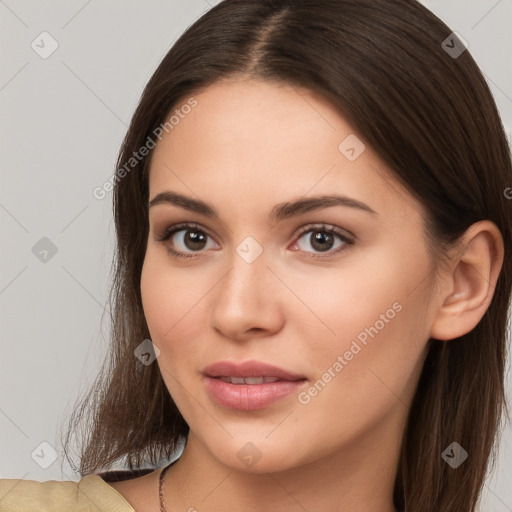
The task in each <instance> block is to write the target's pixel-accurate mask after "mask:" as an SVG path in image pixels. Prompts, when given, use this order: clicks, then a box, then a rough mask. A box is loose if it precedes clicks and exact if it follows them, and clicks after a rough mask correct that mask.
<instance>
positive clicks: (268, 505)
mask: <svg viewBox="0 0 512 512" xmlns="http://www.w3.org/2000/svg"><path fill="white" fill-rule="evenodd" d="M395 427H396V425H395ZM393 431H394V433H395V434H396V430H390V431H388V432H387V434H388V435H382V436H376V435H375V432H372V435H369V434H367V435H361V436H360V438H359V439H355V440H353V442H350V443H347V444H348V445H350V446H349V447H343V449H340V450H338V451H336V452H331V453H329V454H328V455H327V456H325V457H322V458H318V459H314V460H312V461H309V462H306V463H305V464H303V465H301V466H298V467H292V468H289V469H284V470H279V471H276V472H273V471H270V472H255V471H251V470H247V471H241V470H239V469H237V468H233V467H230V466H227V465H225V464H223V463H222V462H220V461H219V460H218V459H216V458H214V457H213V456H212V454H211V452H210V451H209V450H208V449H206V447H205V446H204V445H203V444H202V443H201V442H200V441H199V440H198V439H197V438H196V437H195V436H194V435H193V433H192V432H191V433H190V435H189V439H188V441H187V444H186V447H185V449H184V452H183V454H182V456H181V457H180V459H179V460H178V461H177V462H176V463H175V464H174V465H173V466H172V467H171V468H169V470H168V472H167V476H166V478H165V481H164V492H165V496H166V502H167V504H168V506H169V510H190V511H194V510H201V511H202V512H203V511H204V512H208V511H218V510H237V511H238V512H256V511H258V512H259V511H261V510H272V511H273V512H289V511H290V510H297V511H306V510H318V511H323V510H329V511H333V510H343V511H344V512H374V511H375V510H378V511H379V512H395V507H394V505H393V488H394V481H395V475H396V468H397V467H398V455H399V452H400V439H401V436H396V435H395V436H393V435H391V436H390V435H389V434H390V433H391V432H393ZM381 434H384V432H381ZM393 440H395V442H393ZM362 447H364V449H363V448H362Z"/></svg>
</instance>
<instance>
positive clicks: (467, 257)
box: [430, 220, 504, 340]
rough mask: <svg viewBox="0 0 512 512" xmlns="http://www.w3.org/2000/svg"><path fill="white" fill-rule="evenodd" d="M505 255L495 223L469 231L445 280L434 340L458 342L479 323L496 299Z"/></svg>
mask: <svg viewBox="0 0 512 512" xmlns="http://www.w3.org/2000/svg"><path fill="white" fill-rule="evenodd" d="M503 252H504V249H503V238H502V235H501V233H500V230H499V229H498V227H497V226H496V224H494V223H493V222H491V221H488V220H485V221H479V222H476V223H475V224H472V225H471V226H470V227H469V228H468V229H467V230H466V232H465V233H464V235H463V236H462V243H461V246H460V250H459V252H458V254H457V256H456V257H455V258H454V260H453V265H452V268H453V271H452V272H451V273H450V274H449V275H448V276H447V277H446V286H445V287H444V290H443V293H444V295H443V296H441V297H440V304H441V306H440V307H439V310H438V312H437V315H436V318H435V321H434V323H433V325H432V327H431V331H430V337H431V338H434V339H438V340H451V339H454V338H458V337H460V336H463V335H464V334H467V333H468V332H470V331H471V330H472V329H473V328H474V327H475V326H476V325H477V324H478V323H479V322H480V320H481V319H482V317H483V316H484V314H485V312H486V311H487V308H488V307H489V304H490V303H491V300H492V297H493V295H494V290H495V288H496V282H497V280H498V276H499V273H500V270H501V266H502V264H503Z"/></svg>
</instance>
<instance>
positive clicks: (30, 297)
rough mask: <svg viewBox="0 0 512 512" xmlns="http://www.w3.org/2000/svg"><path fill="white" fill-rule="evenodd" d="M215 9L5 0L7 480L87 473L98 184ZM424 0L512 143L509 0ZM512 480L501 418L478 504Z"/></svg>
mask: <svg viewBox="0 0 512 512" xmlns="http://www.w3.org/2000/svg"><path fill="white" fill-rule="evenodd" d="M214 3H217V2H214V1H213V0H211V1H209V2H207V1H206V0H186V1H184V0H183V1H176V0H174V1H166V2H163V1H156V0H152V1H144V2H143V1H141V0H138V1H135V0H129V1H128V0H108V1H106V0H104V1H100V0H88V1H87V0H72V1H71V0H65V1H64V0H60V1H57V0H53V1H51V2H44V1H40V0H39V1H38V0H18V1H15V0H5V1H1V0H0V48H2V65H1V68H0V115H1V120H2V122H1V128H0V129H1V130H2V132H1V136H0V151H1V154H2V163H1V169H2V172H1V183H0V226H1V240H2V243H1V265H0V312H1V340H0V343H1V348H0V350H1V359H0V434H1V435H0V477H4V478H28V479H34V480H41V481H44V480H50V479H56V480H65V479H72V480H77V479H78V478H79V476H78V475H77V474H76V473H74V472H73V471H72V469H71V468H70V467H69V466H68V464H67V462H65V461H64V460H63V456H62V446H61V443H60V427H61V424H64V425H65V422H64V420H65V419H66V418H67V417H68V414H69V413H70V411H71V408H72V405H73V403H74V401H75V399H76V398H77V396H78V395H79V393H80V392H83V391H84V390H85V389H86V388H87V387H88V385H89V384H90V383H91V382H92V379H93V378H94V376H95V373H96V370H97V368H98V365H99V362H100V361H101V359H102V358H103V357H104V354H105V351H106V346H107V343H108V337H107V333H108V315H107V314H105V316H104V317H103V318H102V315H103V313H104V305H105V302H106V298H107V291H108V284H109V271H110V262H111V258H112V247H113V239H114V231H113V224H112V220H111V194H110V193H107V195H106V198H105V199H103V200H97V199H95V198H94V197H93V195H92V190H93V189H94V188H95V187H98V186H101V185H102V184H103V183H104V182H105V181H106V180H107V179H108V178H109V177H110V176H111V175H112V173H113V171H114V166H115V159H116V156H117V152H118V149H119V146H120V144H121V141H122V138H123V136H124V134H125V132H126V129H127V125H128V123H129V120H130V117H131V115H132V113H133V111H134V109H135V107H136V103H137V101H138V99H139V96H140V94H141V92H142V89H143V87H144V85H145V83H146V82H147V80H148V79H149V78H150V76H151V74H152V73H153V71H154V70H155V68H156V67H157V65H158V64H159V62H160V60H161V59H162V58H163V56H164V55H165V54H166V52H167V51H168V49H169V48H170V46H171V45H172V43H173V42H174V41H175V40H176V39H177V37H178V36H179V35H180V34H181V33H182V32H183V31H184V30H185V29H186V28H187V27H188V26H189V25H190V24H191V23H192V22H193V21H194V20H195V19H197V18H198V17H199V16H200V15H201V14H202V13H203V12H205V11H206V10H208V9H209V8H210V7H211V6H213V4H214ZM423 3H424V4H425V5H426V6H427V7H429V8H430V9H431V10H432V11H434V12H435V13H436V14H437V15H438V16H439V17H440V18H441V19H443V20H444V21H445V22H446V23H447V24H448V25H449V26H450V27H451V28H452V29H453V30H454V31H456V32H458V33H459V34H460V35H462V37H463V38H464V39H465V40H466V41H467V42H468V43H469V50H470V51H471V53H472V55H473V57H474V58H475V59H476V61H477V62H478V64H479V65H480V67H481V69H482V71H483V73H484V74H485V76H486V78H487V80H488V83H489V84H490V86H491V89H492V91H493V93H494V96H495V98H496V101H497V103H498V106H499V109H500V112H501V114H502V117H503V119H504V122H505V124H506V126H507V130H508V134H509V137H510V128H511V127H512V99H511V98H512V62H511V57H510V56H511V55H512V32H511V30H510V27H511V24H512V0H499V1H497V0H473V1H468V0H449V1H446V0H444V1H441V0H437V1H434V0H430V1H427V0H425V1H424V2H423ZM44 31H46V32H48V33H49V34H50V35H51V37H52V38H53V39H54V40H55V41H56V42H57V43H58V48H57V50H56V51H55V52H54V53H53V54H52V55H50V56H49V57H48V58H45V59H44V58H42V57H41V56H40V53H41V52H44V51H48V50H49V49H51V44H52V41H51V40H50V38H49V37H48V36H40V34H41V33H42V32H44ZM42 38H44V48H43V43H41V39H42ZM33 41H35V43H34V45H36V44H39V47H37V46H36V49H37V50H38V51H39V52H40V53H37V52H36V51H35V50H34V49H33V48H32V47H31V44H32V42H33ZM510 185H511V186H512V183H511V184H510ZM43 237H46V238H47V239H49V241H51V242H49V241H48V240H43V241H41V239H42V238H43ZM36 244H38V245H36ZM34 246H36V249H37V250H36V249H33V247H34ZM52 248H53V250H54V251H55V249H56V251H57V252H56V253H55V254H53V253H52ZM45 249H46V250H48V251H49V252H48V253H47V254H45V253H44V252H43V253H38V251H42V250H45ZM34 253H36V254H34ZM40 258H43V259H44V258H46V261H41V259H40ZM508 390H509V401H510V395H511V393H510V391H511V390H512V383H511V382H510V380H509V383H508ZM511 405H512V404H511ZM63 422H64V423H63ZM475 435H478V433H475ZM41 443H48V444H49V445H51V446H48V445H46V444H43V445H41ZM53 449H55V457H56V458H55V460H54V456H53V451H52V450H53ZM507 459H508V460H507ZM50 463H51V464H50ZM46 465H49V466H48V467H47V468H44V467H41V466H46ZM511 481H512V429H511V428H510V426H507V428H506V429H505V431H504V436H503V439H502V442H501V447H500V459H499V464H498V467H497V469H496V471H495V472H494V473H493V474H492V477H490V478H489V479H488V481H487V484H486V486H485V500H484V507H483V510H486V511H487V510H489V511H494V512H502V511H511V512H512V489H511V488H510V485H507V483H508V484H510V482H511Z"/></svg>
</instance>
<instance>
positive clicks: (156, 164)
mask: <svg viewBox="0 0 512 512" xmlns="http://www.w3.org/2000/svg"><path fill="white" fill-rule="evenodd" d="M191 98H192V101H194V102H195V103H191ZM187 104H189V105H190V104H194V105H195V106H194V107H193V108H188V107H187V108H185V107H184V106H185V105H187ZM171 115H173V116H174V117H173V124H172V128H171V129H168V132H164V133H163V136H162V139H161V140H160V141H159V142H158V144H157V146H156V148H155V150H154V154H153V156H152V161H151V167H150V180H149V183H150V198H151V197H154V196H155V194H157V193H160V192H163V191H165V190H173V191H177V192H181V193H183V194H187V195H197V196H199V197H201V198H203V199H205V200H207V201H208V202H212V203H216V202H219V207H218V209H219V210H220V211H221V210H222V203H224V204H227V203H229V204H233V203H235V202H236V203H237V205H238V208H239V211H238V213H241V212H242V210H243V208H244V206H246V207H247V208H248V209H249V208H250V209H254V208H256V209H258V210H260V209H263V210H264V211H266V210H269V209H270V208H271V206H272V205H273V204H275V203H278V202H281V201H283V200H289V199H291V198H297V197H300V196H305V195H317V194H327V193H340V194H344V195H348V196H351V197H354V198H355V199H358V200H361V201H364V202H365V203H367V204H369V205H370V206H371V207H372V208H373V209H374V210H376V211H378V212H379V214H382V215H384V216H386V215H388V214H390V213H394V214H400V215H411V214H413V213H414V211H416V212H418V211H419V210H420V207H419V204H418V203H417V202H416V201H415V200H414V199H413V198H412V196H410V194H409V193H408V192H407V191H406V190H405V189H404V188H403V187H402V186H401V185H400V184H399V183H398V181H396V179H395V178H394V177H393V175H392V173H391V172H390V171H389V169H388V168H387V167H386V166H385V165H384V163H383V162H382V161H381V160H380V159H379V158H378V156H377V155H376V154H375V153H374V152H373V151H372V149H371V148H370V147H369V146H368V145H365V144H364V142H363V138H362V137H361V136H358V135H357V134H356V133H355V130H354V128H353V127H352V126H351V125H350V124H349V123H348V122H347V121H346V120H345V119H344V118H343V117H342V116H341V115H340V113H339V112H338V111H337V110H336V109H335V108H334V107H333V106H332V105H331V104H330V103H329V102H328V101H327V100H325V99H324V98H322V97H321V96H319V95H318V94H316V93H314V92H312V91H308V90H305V89H300V88H297V87H293V86H291V85H287V84H282V83H273V82H266V81H261V80H233V79H231V80H223V81H221V82H217V83H215V84H213V85H211V86H209V87H208V88H206V89H204V90H202V91H201V92H199V93H196V94H193V95H192V96H191V97H185V98H184V99H183V100H182V101H181V102H180V103H178V104H177V105H176V106H175V107H174V108H173V111H172V112H170V113H169V115H168V116H167V119H169V118H170V116H171ZM347 150H348V152H347ZM352 150H353V151H352ZM354 156H355V157H356V158H354ZM411 210H413V211H411ZM221 213H222V211H221Z"/></svg>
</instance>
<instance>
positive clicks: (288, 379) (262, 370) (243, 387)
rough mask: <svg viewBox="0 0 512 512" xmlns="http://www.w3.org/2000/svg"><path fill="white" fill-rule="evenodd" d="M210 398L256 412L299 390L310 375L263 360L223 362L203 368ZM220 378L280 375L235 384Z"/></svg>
mask: <svg viewBox="0 0 512 512" xmlns="http://www.w3.org/2000/svg"><path fill="white" fill-rule="evenodd" d="M203 376H204V382H205V385H206V389H207V391H208V393H209V395H210V397H211V398H212V399H213V400H214V401H215V402H216V403H217V404H219V405H221V406H223V407H227V408H229V409H237V410H240V411H255V410H258V409H263V408H265V407H268V406H270V405H272V404H274V403H276V402H278V401H279V400H281V399H283V398H285V397H287V396H289V395H292V394H294V393H297V391H298V390H299V389H300V388H301V387H302V386H304V384H305V382H306V378H305V377H304V376H303V375H299V374H294V373H291V372H288V371H286V370H284V369H283V368H279V367H277V366H274V365H270V364H266V363H262V362H259V361H244V362H240V363H235V362H232V361H219V362H217V363H214V364H212V365H209V366H207V367H206V368H205V369H204V371H203ZM220 377H277V378H278V379H279V380H278V381H276V382H269V383H264V384H231V383H230V382H225V381H223V380H221V379H220Z"/></svg>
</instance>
